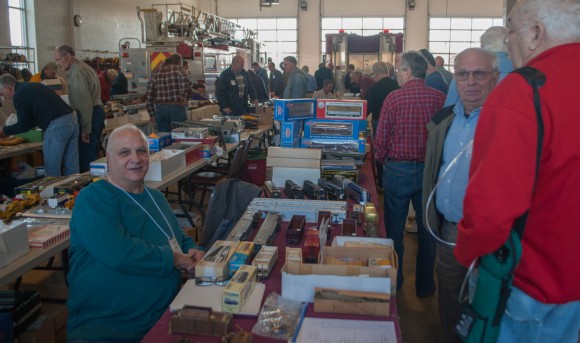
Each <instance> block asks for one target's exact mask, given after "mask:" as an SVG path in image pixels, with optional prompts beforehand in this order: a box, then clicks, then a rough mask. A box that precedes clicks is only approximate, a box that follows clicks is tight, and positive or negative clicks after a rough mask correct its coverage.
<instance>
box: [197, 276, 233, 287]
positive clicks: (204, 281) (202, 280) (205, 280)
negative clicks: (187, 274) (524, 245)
mask: <svg viewBox="0 0 580 343" xmlns="http://www.w3.org/2000/svg"><path fill="white" fill-rule="evenodd" d="M228 282H229V280H226V279H224V278H223V277H216V278H212V277H210V276H200V277H196V278H195V285H196V286H212V285H216V286H226V285H227V284H228Z"/></svg>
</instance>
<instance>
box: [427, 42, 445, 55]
mask: <svg viewBox="0 0 580 343" xmlns="http://www.w3.org/2000/svg"><path fill="white" fill-rule="evenodd" d="M429 51H431V52H432V53H433V54H435V53H443V52H448V51H449V42H430V43H429Z"/></svg>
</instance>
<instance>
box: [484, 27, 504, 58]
mask: <svg viewBox="0 0 580 343" xmlns="http://www.w3.org/2000/svg"><path fill="white" fill-rule="evenodd" d="M507 34H508V29H506V28H505V27H503V26H492V27H490V28H489V29H487V30H485V32H484V33H483V34H482V35H481V38H480V39H479V41H480V42H481V47H482V48H484V49H486V50H489V51H494V52H495V51H506V50H507V48H506V46H505V43H504V42H505V37H506V36H507Z"/></svg>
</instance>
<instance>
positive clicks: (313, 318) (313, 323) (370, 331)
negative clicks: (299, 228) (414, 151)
mask: <svg viewBox="0 0 580 343" xmlns="http://www.w3.org/2000/svg"><path fill="white" fill-rule="evenodd" d="M359 185H360V186H362V187H364V188H365V189H367V190H368V191H369V193H370V195H371V202H374V203H377V204H378V198H377V192H376V187H375V183H374V178H373V173H372V169H371V162H370V160H367V161H366V162H365V164H364V165H363V166H362V168H361V170H360V172H359ZM349 203H350V205H352V203H353V202H352V200H350V201H349ZM288 225H289V222H288V220H286V219H284V221H283V222H282V223H281V228H280V231H278V232H277V234H276V236H275V238H274V241H273V244H272V246H275V247H277V248H278V260H277V262H276V264H275V266H274V268H273V269H272V270H271V272H270V274H269V276H268V277H267V278H265V279H261V280H259V281H258V282H259V283H258V285H261V284H263V285H264V286H265V290H263V289H258V293H259V294H261V292H262V291H264V295H263V297H262V298H261V301H259V304H260V305H259V306H258V309H256V308H255V306H254V307H252V306H250V305H247V306H245V307H244V309H243V311H242V312H243V313H245V314H244V315H238V314H236V315H234V316H233V321H232V323H231V324H232V325H231V331H232V333H233V334H235V333H238V337H237V338H238V339H243V337H244V335H243V334H240V332H241V331H244V332H246V336H247V333H249V332H252V328H253V327H254V326H255V325H256V324H257V323H258V313H259V308H260V307H261V306H264V303H265V302H267V303H268V304H269V305H271V304H272V303H276V304H280V303H283V302H281V301H280V299H279V297H276V296H275V295H276V294H278V295H283V289H282V283H283V281H282V279H283V267H284V265H285V262H286V247H293V248H300V247H301V246H302V245H303V244H304V242H303V241H304V239H302V240H301V241H302V242H301V243H300V244H287V236H286V229H287V227H288ZM310 226H316V224H314V223H309V222H308V221H307V223H306V228H308V227H310ZM340 226H341V225H340V224H333V225H331V230H330V231H331V235H330V239H329V240H328V241H327V246H328V245H330V242H332V239H334V237H335V236H337V235H339V234H340ZM356 230H357V236H364V232H363V229H362V227H361V226H360V225H358V226H357V228H356ZM255 231H256V230H254V233H252V236H251V237H250V240H251V239H253V238H254V237H253V235H255ZM378 236H379V237H382V238H384V237H385V227H384V224H383V219H382V218H379V220H378ZM241 244H243V243H241ZM390 276H391V277H392V276H393V275H392V274H390ZM395 279H396V277H395ZM387 280H388V279H387ZM355 282H357V281H355ZM359 283H360V282H359ZM362 283H365V282H362ZM391 284H392V283H391ZM196 287H197V286H196V285H195V283H194V280H189V281H188V282H187V283H186V284H185V286H184V289H182V292H180V294H178V296H177V298H176V300H174V302H173V303H172V305H171V306H170V307H171V309H172V310H177V308H174V307H179V306H181V305H182V304H187V305H189V304H188V302H187V300H184V294H185V293H187V292H190V293H188V295H187V296H189V298H190V299H191V301H190V303H191V305H197V306H200V304H202V305H204V306H207V304H209V303H212V302H213V303H215V302H217V303H218V304H221V303H222V300H221V299H219V297H220V296H219V294H223V291H222V289H224V286H218V285H210V286H205V287H212V288H218V287H219V288H220V289H218V290H217V291H215V292H216V293H215V294H218V295H217V296H216V297H218V299H214V300H212V301H210V300H207V299H204V300H200V299H199V298H203V297H204V296H206V294H209V293H212V292H213V291H208V290H201V291H196V289H199V288H196ZM386 287H387V288H388V286H386ZM391 288H392V287H391ZM185 289H188V290H187V291H185ZM192 289H193V291H192ZM386 292H387V293H388V290H387V291H386ZM255 293H256V290H254V292H253V293H252V295H251V297H254V295H255ZM368 294H371V293H368ZM372 294H375V295H376V294H377V293H372ZM383 295H384V294H383ZM251 297H250V298H251ZM379 297H380V296H379ZM195 299H197V300H195ZM248 301H249V302H252V301H254V299H250V300H248ZM388 301H389V303H388V304H387V312H388V314H387V315H378V316H377V315H375V316H373V315H369V313H370V312H367V307H365V306H357V305H355V306H354V307H360V308H361V309H362V310H361V313H364V314H359V315H355V314H338V313H324V312H315V311H314V305H313V303H312V302H310V303H308V305H307V306H305V307H300V310H301V311H302V313H300V312H295V313H294V314H293V316H295V317H300V316H301V315H303V316H304V317H305V318H306V320H304V321H303V325H302V331H303V332H300V336H298V330H296V331H295V332H293V333H292V334H291V333H290V332H287V330H291V329H292V328H291V327H290V326H284V325H279V326H275V327H276V328H275V329H274V330H273V331H275V332H276V333H277V334H279V335H281V337H280V338H282V339H285V340H287V338H284V334H286V335H290V336H293V337H294V338H295V339H297V341H299V342H318V340H316V339H314V338H312V337H314V336H317V335H322V334H323V333H322V332H318V330H319V329H321V328H323V327H328V328H330V327H332V326H333V325H334V326H337V327H341V328H342V329H343V332H342V333H341V334H346V335H358V334H360V335H361V336H365V339H367V340H366V341H365V342H377V343H378V342H395V341H398V342H400V341H402V339H401V332H400V328H399V321H398V311H397V304H396V298H395V296H394V295H393V294H391V296H390V299H389V300H388ZM290 305H295V304H287V306H288V308H289V307H291V306H290ZM285 306H286V305H285ZM279 308H280V307H274V309H273V312H276V311H278V309H279ZM369 308H370V307H369ZM190 311H192V312H190V313H189V315H192V316H194V317H195V316H196V315H198V316H199V314H200V313H205V312H204V311H203V310H201V312H195V311H199V310H198V309H191V310H190ZM182 313H183V311H182ZM384 313H385V312H384V309H383V314H384ZM174 315H175V314H174V313H172V311H171V310H170V309H168V310H167V311H166V312H165V314H164V315H163V316H162V317H161V318H160V319H159V321H158V322H157V324H156V325H155V326H154V327H153V328H152V329H151V330H150V331H149V333H148V334H147V335H146V336H145V338H144V339H143V341H142V342H149V343H153V342H155V343H159V342H178V341H181V342H222V339H221V337H212V336H201V335H200V336H190V335H187V334H172V333H171V330H170V326H171V319H172V316H174ZM203 315H204V314H202V316H203ZM205 315H206V316H207V314H205ZM214 315H215V318H214V319H216V320H217V321H218V322H219V318H220V317H219V316H220V313H219V312H217V310H216V312H214ZM184 316H185V314H184ZM278 319H280V318H277V319H273V320H278ZM344 320H346V321H344ZM263 323H267V320H265V321H264V322H263ZM218 326H219V325H218ZM266 326H267V325H266ZM264 327H265V326H264V325H262V326H261V328H264ZM345 328H348V330H346V329H345ZM218 329H219V328H218ZM218 329H216V330H218ZM271 329H272V328H271ZM304 331H307V332H304ZM332 331H333V330H329V331H328V332H326V334H327V335H328V334H332ZM334 331H335V332H334V334H337V333H338V331H336V330H334ZM320 337H321V336H320ZM326 337H328V336H326ZM343 338H345V337H343ZM350 338H352V337H350ZM359 338H360V336H359ZM179 339H182V340H179ZM369 339H370V340H369ZM252 341H253V342H258V343H259V342H275V341H277V339H274V338H272V337H267V336H261V335H257V334H253V340H252ZM348 341H349V342H350V341H351V340H348ZM354 341H357V340H354ZM354 341H353V342H354ZM234 342H238V341H234ZM239 342H249V340H248V341H246V340H239ZM320 342H322V341H320Z"/></svg>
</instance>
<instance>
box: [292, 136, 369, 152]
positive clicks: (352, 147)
mask: <svg viewBox="0 0 580 343" xmlns="http://www.w3.org/2000/svg"><path fill="white" fill-rule="evenodd" d="M300 147H301V148H310V149H311V148H315V149H322V152H344V153H353V152H354V153H364V152H365V151H366V139H365V138H361V139H356V140H355V139H328V138H302V141H301V142H300Z"/></svg>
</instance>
